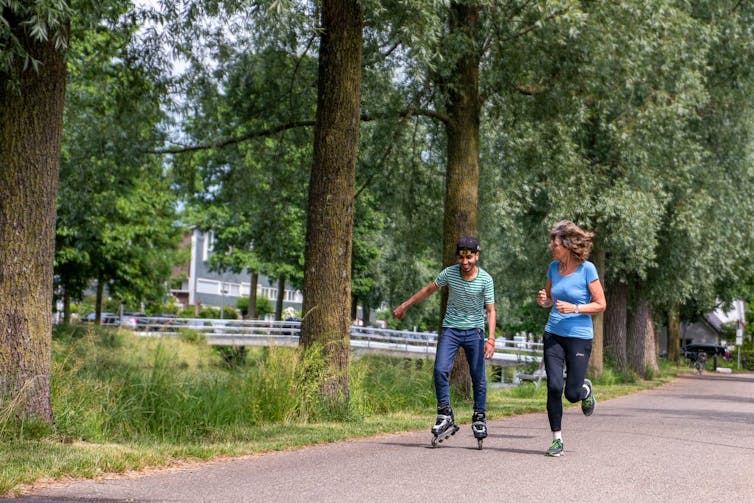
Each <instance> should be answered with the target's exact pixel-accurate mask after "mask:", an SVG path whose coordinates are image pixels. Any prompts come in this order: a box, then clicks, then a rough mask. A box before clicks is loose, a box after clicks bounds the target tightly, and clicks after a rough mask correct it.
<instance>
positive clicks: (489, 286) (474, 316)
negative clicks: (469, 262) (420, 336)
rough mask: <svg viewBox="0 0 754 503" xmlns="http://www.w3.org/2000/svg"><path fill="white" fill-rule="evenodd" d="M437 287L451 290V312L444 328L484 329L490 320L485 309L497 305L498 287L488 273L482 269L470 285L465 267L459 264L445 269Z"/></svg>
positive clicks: (449, 299) (449, 311)
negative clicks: (463, 269)
mask: <svg viewBox="0 0 754 503" xmlns="http://www.w3.org/2000/svg"><path fill="white" fill-rule="evenodd" d="M435 283H436V284H437V286H439V287H443V286H446V285H447V286H448V308H447V310H446V311H445V318H444V319H443V321H442V326H443V327H449V328H460V329H462V330H468V329H470V328H482V329H483V328H484V324H485V320H486V318H487V311H486V310H485V308H484V306H485V305H487V304H494V303H495V284H494V282H493V281H492V276H490V275H489V274H488V273H487V271H485V270H484V269H482V268H481V267H479V271H478V272H477V275H476V278H474V279H473V280H471V281H467V280H465V279H463V277H462V276H461V266H460V265H458V264H455V265H452V266H450V267H447V268H445V269H443V270H442V271H441V272H440V274H438V275H437V279H435Z"/></svg>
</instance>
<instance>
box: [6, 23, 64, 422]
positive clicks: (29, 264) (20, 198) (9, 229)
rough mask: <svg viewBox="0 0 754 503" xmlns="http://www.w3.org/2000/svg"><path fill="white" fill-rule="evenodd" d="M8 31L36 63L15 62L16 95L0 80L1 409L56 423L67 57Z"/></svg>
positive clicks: (20, 31) (16, 27) (17, 28)
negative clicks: (57, 252) (53, 354)
mask: <svg viewBox="0 0 754 503" xmlns="http://www.w3.org/2000/svg"><path fill="white" fill-rule="evenodd" d="M20 21H21V20H15V19H11V20H10V23H11V24H10V26H9V29H10V31H11V32H12V33H13V35H14V36H16V37H18V39H19V41H20V42H21V43H22V44H23V45H24V46H25V47H26V49H27V51H28V52H29V54H30V55H31V56H32V57H33V58H34V59H37V60H38V61H39V62H40V66H39V72H38V73H37V72H35V71H34V70H32V69H31V67H28V68H26V69H24V68H23V66H24V63H23V61H21V60H19V59H16V60H15V61H14V63H15V65H16V68H17V69H18V74H19V75H20V92H15V91H13V90H10V88H9V86H8V82H7V76H5V75H3V76H1V77H0V409H3V408H4V407H6V406H7V405H8V404H13V410H12V413H13V414H14V415H15V416H16V417H21V418H30V417H36V418H38V419H41V420H43V421H46V422H49V423H53V422H54V420H53V414H52V407H51V405H50V340H51V335H52V309H51V307H52V297H53V295H52V294H53V259H54V247H55V210H56V202H57V192H58V173H59V169H60V144H61V132H62V127H63V105H64V101H65V82H66V68H65V54H64V52H62V51H60V50H57V49H56V48H55V41H54V39H53V38H52V37H50V39H49V40H48V41H46V42H35V41H33V40H31V39H30V38H29V36H28V35H27V33H26V32H25V28H24V27H23V25H22V23H21V22H20Z"/></svg>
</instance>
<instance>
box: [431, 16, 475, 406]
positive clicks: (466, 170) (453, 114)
mask: <svg viewBox="0 0 754 503" xmlns="http://www.w3.org/2000/svg"><path fill="white" fill-rule="evenodd" d="M478 23H479V7H478V6H475V5H466V4H461V3H455V2H454V3H452V4H451V6H450V20H449V29H450V34H449V37H450V38H452V37H462V39H463V40H464V43H465V44H466V46H465V47H466V49H465V50H464V51H463V53H462V54H457V55H456V57H457V59H456V63H455V66H454V68H453V73H452V76H451V77H450V80H449V81H448V82H445V83H443V84H444V85H443V90H444V94H445V96H446V99H447V111H448V121H447V123H446V131H447V142H448V166H447V174H446V177H445V221H444V224H443V236H444V242H443V261H444V264H445V265H446V266H448V265H452V264H455V263H456V259H455V254H456V249H455V242H456V240H457V239H458V237H459V236H461V235H469V236H478V226H477V212H478V200H479V197H478V191H479V115H480V110H481V98H480V96H479V52H478V49H477V40H476V35H477V33H478V30H479V28H478ZM447 297H448V291H447V288H443V290H442V304H441V305H442V308H441V313H440V316H441V318H442V317H443V316H445V309H446V307H447V300H448V299H447ZM451 382H452V383H453V385H454V386H455V387H456V389H458V390H459V391H460V392H461V393H462V395H463V396H464V397H466V398H469V397H471V377H470V375H469V363H468V360H467V359H466V355H465V353H464V352H463V350H461V351H459V352H458V355H457V356H456V360H455V364H454V365H453V371H452V372H451Z"/></svg>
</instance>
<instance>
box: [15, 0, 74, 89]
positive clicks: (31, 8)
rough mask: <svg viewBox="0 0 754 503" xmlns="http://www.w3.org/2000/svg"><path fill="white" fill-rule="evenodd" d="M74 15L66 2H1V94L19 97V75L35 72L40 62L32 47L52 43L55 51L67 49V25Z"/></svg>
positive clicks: (55, 0) (54, 0) (16, 0)
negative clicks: (2, 88)
mask: <svg viewBox="0 0 754 503" xmlns="http://www.w3.org/2000/svg"><path fill="white" fill-rule="evenodd" d="M72 13H73V11H72V9H71V8H70V7H69V6H68V3H67V2H66V1H65V0H42V1H36V2H27V1H19V0H3V1H2V2H0V41H2V43H1V44H0V77H2V82H3V84H4V87H5V89H4V90H3V91H4V92H16V93H20V92H21V88H20V81H19V79H20V77H21V75H20V72H22V71H27V70H29V69H31V70H32V71H35V72H37V71H38V70H39V66H40V65H41V64H42V63H41V61H39V60H38V59H35V57H34V55H33V54H32V53H31V52H32V51H31V47H30V46H31V45H32V44H34V43H44V42H47V41H53V43H54V45H55V48H56V49H57V50H59V51H65V50H66V49H67V48H68V29H67V24H68V21H69V20H70V18H71V15H72Z"/></svg>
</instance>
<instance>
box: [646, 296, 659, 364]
mask: <svg viewBox="0 0 754 503" xmlns="http://www.w3.org/2000/svg"><path fill="white" fill-rule="evenodd" d="M647 306H648V308H647V318H646V320H644V323H645V326H646V334H647V335H646V348H645V350H646V353H645V354H646V364H647V373H646V375H647V377H651V375H653V374H655V373H656V372H659V371H660V365H659V364H658V363H657V351H658V350H657V332H656V331H655V323H654V316H653V315H652V306H651V305H650V304H649V299H647Z"/></svg>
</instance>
